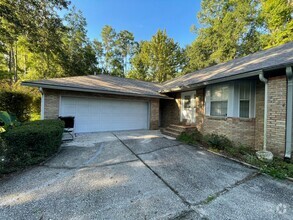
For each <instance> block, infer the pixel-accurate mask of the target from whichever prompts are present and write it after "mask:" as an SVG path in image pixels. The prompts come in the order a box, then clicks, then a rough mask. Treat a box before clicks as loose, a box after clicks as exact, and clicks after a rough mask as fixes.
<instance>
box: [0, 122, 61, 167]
mask: <svg viewBox="0 0 293 220" xmlns="http://www.w3.org/2000/svg"><path fill="white" fill-rule="evenodd" d="M63 127H64V124H63V122H62V121H60V120H44V121H34V122H26V123H23V124H22V125H20V126H17V127H14V128H12V129H8V130H7V131H6V132H5V133H2V138H3V139H4V140H5V142H6V144H7V148H6V150H5V154H4V158H5V167H6V168H7V169H6V170H7V171H11V170H10V168H13V169H17V168H21V167H25V166H28V165H31V164H35V163H38V162H40V161H42V160H44V159H45V158H46V157H48V156H50V155H52V154H54V153H55V152H56V151H57V150H58V148H59V147H60V145H61V139H62V134H63ZM2 151H3V150H2ZM2 157H3V156H2Z"/></svg>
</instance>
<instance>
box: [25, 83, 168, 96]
mask: <svg viewBox="0 0 293 220" xmlns="http://www.w3.org/2000/svg"><path fill="white" fill-rule="evenodd" d="M21 85H23V86H30V87H39V88H45V89H54V90H67V91H76V92H90V93H102V94H109V95H121V96H134V97H144V98H157V99H173V98H170V97H168V96H166V95H163V94H162V95H147V94H138V93H127V92H115V91H107V90H102V89H89V88H80V87H73V86H62V85H49V84H45V83H37V82H30V81H27V82H22V83H21Z"/></svg>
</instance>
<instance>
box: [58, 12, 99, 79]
mask: <svg viewBox="0 0 293 220" xmlns="http://www.w3.org/2000/svg"><path fill="white" fill-rule="evenodd" d="M65 22H66V28H67V31H65V33H64V36H63V38H62V42H63V48H62V57H61V58H62V60H61V63H62V67H63V69H64V75H66V76H79V75H90V74H93V73H94V72H96V71H97V68H96V65H97V59H96V52H95V49H94V46H93V44H92V43H91V42H90V41H89V39H88V37H87V31H86V25H87V24H86V20H85V18H84V17H83V15H82V12H81V11H77V10H76V9H75V7H73V8H72V9H71V10H70V11H69V12H68V14H66V16H65Z"/></svg>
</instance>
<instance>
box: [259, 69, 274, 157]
mask: <svg viewBox="0 0 293 220" xmlns="http://www.w3.org/2000/svg"><path fill="white" fill-rule="evenodd" d="M259 80H260V81H261V82H263V83H264V84H265V100H264V102H265V106H264V132H263V149H262V150H261V151H258V152H256V155H257V157H258V158H259V159H260V160H267V161H270V160H272V159H273V157H274V156H273V154H272V153H271V152H270V151H267V119H268V79H266V78H265V77H264V72H263V71H262V72H261V73H260V74H259Z"/></svg>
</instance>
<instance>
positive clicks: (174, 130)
mask: <svg viewBox="0 0 293 220" xmlns="http://www.w3.org/2000/svg"><path fill="white" fill-rule="evenodd" d="M165 129H166V130H168V131H171V132H174V133H178V134H181V133H182V132H183V131H184V130H183V129H180V128H174V127H171V126H168V127H166V128H165Z"/></svg>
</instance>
